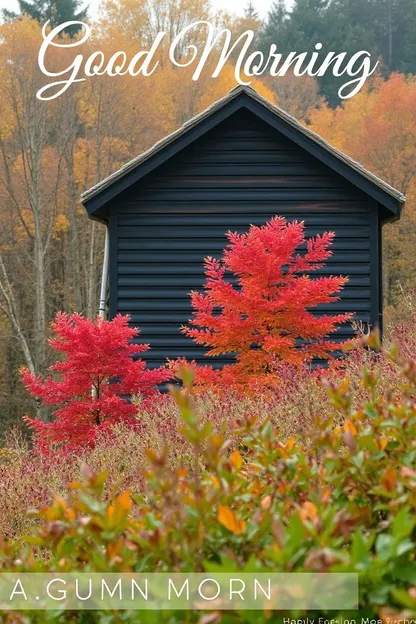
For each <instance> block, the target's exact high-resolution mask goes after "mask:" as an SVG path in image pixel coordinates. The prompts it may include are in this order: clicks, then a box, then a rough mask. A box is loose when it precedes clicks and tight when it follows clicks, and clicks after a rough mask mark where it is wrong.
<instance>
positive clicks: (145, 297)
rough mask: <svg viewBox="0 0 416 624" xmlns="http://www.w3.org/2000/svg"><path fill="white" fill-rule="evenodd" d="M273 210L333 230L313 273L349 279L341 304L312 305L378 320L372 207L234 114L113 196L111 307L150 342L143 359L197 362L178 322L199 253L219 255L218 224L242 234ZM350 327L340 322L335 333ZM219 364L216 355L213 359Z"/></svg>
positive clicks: (317, 229)
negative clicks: (326, 256)
mask: <svg viewBox="0 0 416 624" xmlns="http://www.w3.org/2000/svg"><path fill="white" fill-rule="evenodd" d="M275 215H282V216H285V217H286V218H287V219H289V220H292V219H297V220H303V221H305V225H306V234H307V235H308V236H315V235H316V234H321V233H323V232H324V231H328V230H331V231H334V232H335V234H336V240H335V243H334V245H333V250H334V253H333V256H332V257H331V258H330V260H329V261H328V263H327V265H326V267H325V268H323V269H321V270H320V271H318V272H316V275H348V276H349V277H350V281H349V283H348V286H347V287H346V288H345V291H344V292H343V294H342V299H341V301H338V302H334V303H332V304H331V305H327V306H321V307H320V308H319V309H318V311H319V312H325V313H334V314H336V313H339V312H340V311H348V312H354V313H355V319H356V320H358V321H361V322H363V323H369V322H372V321H374V319H376V318H377V315H378V313H379V309H378V305H379V304H378V301H379V297H378V295H377V293H376V292H375V288H374V281H373V278H372V276H371V271H374V270H376V269H375V268H374V267H375V266H376V265H375V261H376V259H375V258H374V249H373V248H372V245H373V242H372V240H373V239H374V236H375V235H377V232H378V220H377V212H376V207H375V206H374V205H373V204H372V202H371V200H369V199H368V198H367V197H366V196H365V195H364V194H363V193H362V192H361V191H358V189H355V187H353V186H352V185H350V184H349V183H348V182H346V181H344V180H343V179H342V178H340V177H339V176H338V175H336V174H334V173H333V172H332V171H331V170H329V169H327V168H325V167H324V166H323V165H321V164H320V163H318V162H317V161H315V160H314V159H312V157H311V156H310V155H308V154H307V153H306V152H304V151H303V150H301V149H300V148H298V147H296V146H294V145H293V144H291V143H289V142H288V140H287V139H285V138H284V137H282V136H281V135H279V134H278V133H277V132H276V131H274V130H272V129H270V128H269V126H267V125H266V124H265V123H263V122H261V121H260V120H259V119H257V118H256V117H254V116H253V115H251V114H250V113H248V112H245V113H243V112H240V113H237V114H235V116H234V117H233V119H232V120H231V121H227V122H226V123H223V124H222V125H219V126H218V127H217V128H215V130H212V131H211V132H210V133H209V134H208V135H206V136H205V137H204V138H202V139H199V140H198V141H197V142H196V143H195V144H194V145H192V146H190V147H188V148H186V149H184V150H183V151H182V152H180V154H178V155H177V156H175V157H174V158H173V159H171V160H170V161H169V163H168V164H165V165H163V166H162V167H160V168H159V169H158V170H156V172H154V173H153V174H152V175H151V176H148V177H147V178H145V179H143V180H142V181H141V182H140V183H138V184H136V185H135V186H133V188H132V189H129V191H126V192H124V193H123V194H121V195H119V196H118V197H117V199H116V200H114V205H113V206H112V209H111V218H110V234H111V237H112V247H111V249H112V254H111V272H110V293H111V295H110V297H111V301H110V307H111V314H112V315H114V314H115V313H117V312H121V313H123V314H130V315H131V320H132V323H134V324H137V325H138V326H139V327H140V329H141V340H143V341H145V342H149V343H150V345H151V347H152V348H151V351H149V354H148V355H147V359H148V361H149V364H152V365H158V364H161V363H162V362H163V360H164V358H166V357H169V358H175V357H178V356H186V357H187V358H192V359H196V360H199V361H202V359H203V354H204V350H203V349H202V348H201V347H199V346H196V345H194V343H193V342H192V341H191V340H189V339H188V338H186V337H184V336H183V335H182V334H181V333H180V331H179V327H180V325H182V324H185V323H186V322H187V320H188V319H189V317H190V315H191V306H190V300H189V292H190V291H191V290H198V289H201V287H202V285H203V281H204V276H203V260H204V258H205V257H206V256H207V255H212V256H217V257H219V256H220V255H221V251H222V249H223V248H224V246H225V244H226V239H225V237H224V234H225V232H226V231H227V230H233V231H238V232H244V231H246V230H247V229H248V228H249V226H250V224H253V225H262V224H264V223H266V222H267V221H268V220H269V219H270V218H271V217H273V216H275ZM301 251H302V250H301ZM376 253H378V245H377V250H376ZM376 264H377V267H378V266H379V263H378V262H377V263H376ZM370 267H371V270H370ZM377 270H378V269H377ZM377 280H378V278H377ZM377 283H378V281H377ZM351 333H352V332H351V328H350V327H343V328H342V329H340V331H339V332H337V334H336V336H337V337H338V338H339V339H345V338H346V337H348V336H351ZM225 361H227V359H226V358H222V359H220V358H216V359H215V362H216V365H220V364H221V363H223V362H225ZM209 362H210V363H214V360H212V359H210V360H209Z"/></svg>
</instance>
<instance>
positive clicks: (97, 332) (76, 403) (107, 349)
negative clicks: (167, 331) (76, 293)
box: [22, 313, 170, 450]
mask: <svg viewBox="0 0 416 624" xmlns="http://www.w3.org/2000/svg"><path fill="white" fill-rule="evenodd" d="M128 320H129V317H128V316H122V315H121V314H119V315H117V316H116V317H115V318H114V319H113V320H111V321H105V320H103V319H101V318H99V317H98V318H97V319H96V320H95V321H93V320H91V319H89V318H83V317H82V316H81V315H79V314H72V315H67V314H63V313H58V314H57V316H56V319H55V321H54V322H53V323H52V329H53V330H54V332H55V334H56V335H55V337H54V338H52V339H51V340H50V341H49V344H50V346H51V347H52V348H53V349H55V350H56V351H60V352H61V353H63V354H64V355H65V358H64V360H63V361H58V362H56V363H55V364H53V365H52V366H51V367H50V368H49V370H50V371H51V372H52V373H58V374H59V375H60V377H61V378H60V379H56V378H54V377H53V376H48V377H46V379H44V380H43V379H41V377H39V376H35V375H32V374H31V373H30V372H29V371H28V370H27V369H26V370H24V371H23V373H22V377H23V382H24V384H25V385H26V388H27V389H28V390H29V392H30V393H31V394H32V395H33V396H34V397H37V398H39V399H42V401H43V403H44V404H45V405H54V406H59V407H58V409H56V410H55V411H54V415H55V417H56V419H55V420H54V421H53V422H50V423H45V422H42V421H40V420H33V419H31V418H27V419H26V421H27V422H28V424H29V426H30V427H31V428H32V429H33V430H34V433H35V438H36V442H37V445H38V447H39V448H40V449H41V450H47V449H49V448H52V447H56V446H63V447H65V449H66V450H73V449H76V448H78V447H80V446H93V445H94V442H95V438H96V435H97V433H98V432H99V431H100V430H102V429H106V428H109V427H111V426H113V425H114V424H116V423H119V422H127V423H131V424H137V419H136V418H135V414H136V412H137V407H136V406H135V405H133V404H132V403H130V402H129V401H128V400H127V399H126V398H124V397H126V395H127V396H130V395H137V394H142V395H145V396H148V395H150V394H152V393H153V392H155V385H156V384H158V383H161V382H163V381H166V380H167V379H168V378H169V377H170V375H169V373H168V371H166V370H165V369H156V370H149V369H146V364H145V362H144V361H143V360H142V359H140V358H139V359H136V360H134V359H133V357H134V356H138V355H139V354H141V353H143V352H144V351H147V350H148V349H149V345H145V344H140V345H139V344H133V343H132V342H131V340H132V338H134V337H135V336H137V334H138V330H137V329H135V328H132V327H129V325H128Z"/></svg>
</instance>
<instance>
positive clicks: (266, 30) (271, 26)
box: [260, 0, 288, 50]
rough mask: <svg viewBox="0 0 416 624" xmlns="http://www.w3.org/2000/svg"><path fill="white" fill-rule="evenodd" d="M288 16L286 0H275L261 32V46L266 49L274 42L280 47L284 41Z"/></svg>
mask: <svg viewBox="0 0 416 624" xmlns="http://www.w3.org/2000/svg"><path fill="white" fill-rule="evenodd" d="M287 16H288V12H287V9H286V3H285V0H275V1H274V2H273V4H272V6H271V9H270V11H269V12H268V14H267V17H266V21H265V23H264V26H263V28H262V30H261V33H260V47H261V48H263V49H264V50H266V49H267V48H269V47H270V45H271V44H272V43H275V44H277V41H279V47H280V46H281V45H282V43H283V39H284V36H283V32H284V28H285V21H286V18H287Z"/></svg>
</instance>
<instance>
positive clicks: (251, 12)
mask: <svg viewBox="0 0 416 624" xmlns="http://www.w3.org/2000/svg"><path fill="white" fill-rule="evenodd" d="M244 17H245V18H246V19H254V20H258V19H259V14H258V12H257V11H256V9H255V6H254V4H253V3H252V1H251V0H248V4H247V6H246V8H245V9H244Z"/></svg>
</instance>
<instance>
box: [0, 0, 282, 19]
mask: <svg viewBox="0 0 416 624" xmlns="http://www.w3.org/2000/svg"><path fill="white" fill-rule="evenodd" d="M272 1H273V0H253V4H254V6H255V7H256V9H257V11H258V12H259V15H260V17H264V16H265V15H266V13H267V11H268V9H269V7H270V5H271V4H272ZM85 4H88V5H89V7H90V14H91V15H92V16H94V15H96V14H97V12H98V6H99V4H100V0H90V2H85ZM212 4H213V6H214V8H218V9H221V8H222V9H226V10H227V11H229V12H232V13H235V14H237V15H242V14H243V12H244V7H245V6H246V5H247V0H212ZM17 7H18V3H17V0H0V8H2V9H5V8H7V9H10V10H16V9H17Z"/></svg>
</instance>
